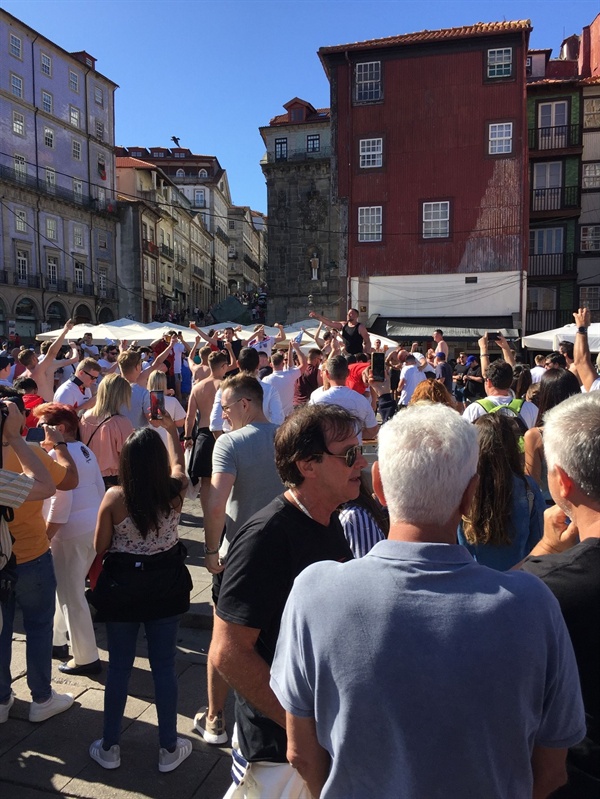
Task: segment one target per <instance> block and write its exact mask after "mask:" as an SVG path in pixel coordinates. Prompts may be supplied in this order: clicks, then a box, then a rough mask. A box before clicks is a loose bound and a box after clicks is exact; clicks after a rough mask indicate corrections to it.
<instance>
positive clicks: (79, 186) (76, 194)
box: [73, 178, 83, 203]
mask: <svg viewBox="0 0 600 799" xmlns="http://www.w3.org/2000/svg"><path fill="white" fill-rule="evenodd" d="M73 199H74V200H75V202H76V203H81V202H83V181H81V180H77V179H76V178H74V179H73Z"/></svg>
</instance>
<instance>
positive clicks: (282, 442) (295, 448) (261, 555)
mask: <svg viewBox="0 0 600 799" xmlns="http://www.w3.org/2000/svg"><path fill="white" fill-rule="evenodd" d="M275 463H276V466H277V469H278V471H279V476H280V477H281V479H282V481H283V482H284V484H285V485H286V486H287V490H286V491H285V493H284V494H283V495H282V496H280V497H277V498H276V499H275V500H273V502H271V503H270V504H269V505H267V507H266V508H263V510H261V511H259V512H258V513H257V514H255V515H254V516H253V517H252V518H251V519H250V520H249V521H248V522H247V523H246V524H245V525H244V526H243V527H242V528H241V529H240V530H239V532H238V533H237V534H236V535H235V536H234V538H233V540H232V541H231V543H230V546H229V551H228V553H227V565H226V567H225V571H224V572H223V582H222V585H221V589H220V592H219V597H218V602H217V608H216V616H215V622H214V629H213V640H212V645H211V659H212V662H213V664H214V665H215V666H216V668H217V669H218V670H219V671H220V672H221V674H222V675H223V677H224V678H225V679H226V680H227V682H228V683H229V684H230V685H231V686H233V688H234V689H235V691H236V708H235V717H236V722H237V730H238V740H239V743H238V746H239V748H238V749H235V748H234V750H233V769H232V774H233V775H234V782H236V783H238V785H239V788H238V792H236V793H235V796H236V799H237V797H244V796H246V793H245V786H246V784H247V781H244V782H243V784H241V785H240V784H239V783H240V782H241V781H242V780H243V777H244V775H245V774H246V772H247V770H248V768H250V769H251V773H252V780H251V782H252V784H253V786H254V787H253V790H255V793H252V795H253V796H264V797H267V796H269V797H271V796H273V797H274V796H280V795H281V791H282V786H284V785H285V786H286V793H285V795H286V797H289V799H301V797H309V795H310V794H309V793H308V792H307V789H306V786H305V785H304V782H303V780H302V778H301V777H300V776H299V775H298V773H297V772H296V771H295V770H294V769H293V768H292V767H291V766H290V765H289V763H288V762H287V757H286V748H287V740H286V735H285V712H284V710H283V708H282V707H281V705H280V704H279V702H278V700H277V698H276V697H275V694H274V693H273V691H272V690H271V688H270V687H269V667H270V664H271V662H272V660H273V655H274V653H275V645H276V643H277V636H278V634H279V626H280V623H281V616H282V614H283V609H284V606H285V603H286V600H287V597H288V595H289V592H290V591H291V588H292V584H293V582H294V579H295V578H296V577H297V576H298V575H299V574H300V572H301V571H303V569H305V568H306V567H307V566H309V565H310V564H311V563H316V562H317V561H321V560H336V561H346V560H349V559H351V558H352V552H351V550H350V548H349V546H348V544H347V542H346V539H345V538H344V534H343V532H342V528H341V526H340V523H339V521H338V519H337V516H335V515H333V514H334V511H335V509H336V508H337V507H338V506H339V505H341V504H342V503H343V502H347V501H349V500H351V499H356V497H357V496H358V493H359V487H360V473H361V469H363V468H364V467H365V466H366V460H365V458H364V457H363V455H362V448H361V447H360V446H359V444H358V438H357V430H356V420H355V418H354V417H353V416H352V415H351V414H350V413H348V412H347V411H345V410H344V409H343V408H340V407H338V406H335V405H307V406H304V407H303V408H301V409H299V410H297V411H296V412H295V413H294V414H292V415H291V416H289V417H288V418H287V419H286V420H285V422H284V423H283V424H282V425H281V427H280V428H279V430H278V431H277V434H276V437H275ZM264 763H268V764H269V765H268V768H265V766H264V765H261V764H264ZM248 764H251V766H249V765H248Z"/></svg>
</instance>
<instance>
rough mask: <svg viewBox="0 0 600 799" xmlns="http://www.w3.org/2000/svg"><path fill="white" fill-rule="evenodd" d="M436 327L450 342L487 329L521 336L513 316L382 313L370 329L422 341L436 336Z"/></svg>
mask: <svg viewBox="0 0 600 799" xmlns="http://www.w3.org/2000/svg"><path fill="white" fill-rule="evenodd" d="M436 328H440V329H441V330H443V331H444V338H445V339H446V340H447V341H448V340H451V341H467V340H469V339H474V340H475V341H477V339H479V338H481V336H483V334H484V333H486V332H487V331H490V330H491V331H500V333H502V335H503V336H504V337H505V338H507V339H512V338H518V337H519V331H518V330H517V329H516V328H515V327H513V319H512V316H470V317H468V318H466V319H465V318H464V317H462V318H458V317H435V318H431V319H429V318H425V319H423V318H419V319H414V318H412V319H411V318H406V317H404V318H398V317H395V318H394V317H389V316H388V317H384V316H380V317H378V319H377V320H376V321H375V322H374V324H373V325H372V326H371V328H370V332H371V333H373V334H377V333H381V334H382V335H385V336H389V337H390V338H394V339H407V340H408V339H414V340H415V341H422V340H423V339H429V338H431V337H432V333H433V331H434V330H436Z"/></svg>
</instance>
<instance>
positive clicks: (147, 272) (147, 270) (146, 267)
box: [142, 258, 150, 283]
mask: <svg viewBox="0 0 600 799" xmlns="http://www.w3.org/2000/svg"><path fill="white" fill-rule="evenodd" d="M142 263H143V266H144V282H145V283H148V281H149V280H150V266H149V264H148V259H147V258H143V259H142Z"/></svg>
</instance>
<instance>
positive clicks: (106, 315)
mask: <svg viewBox="0 0 600 799" xmlns="http://www.w3.org/2000/svg"><path fill="white" fill-rule="evenodd" d="M114 321H115V315H114V313H113V312H112V311H111V309H110V308H103V309H102V310H101V311H100V313H99V314H98V324H101V325H106V324H108V323H109V322H114Z"/></svg>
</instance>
